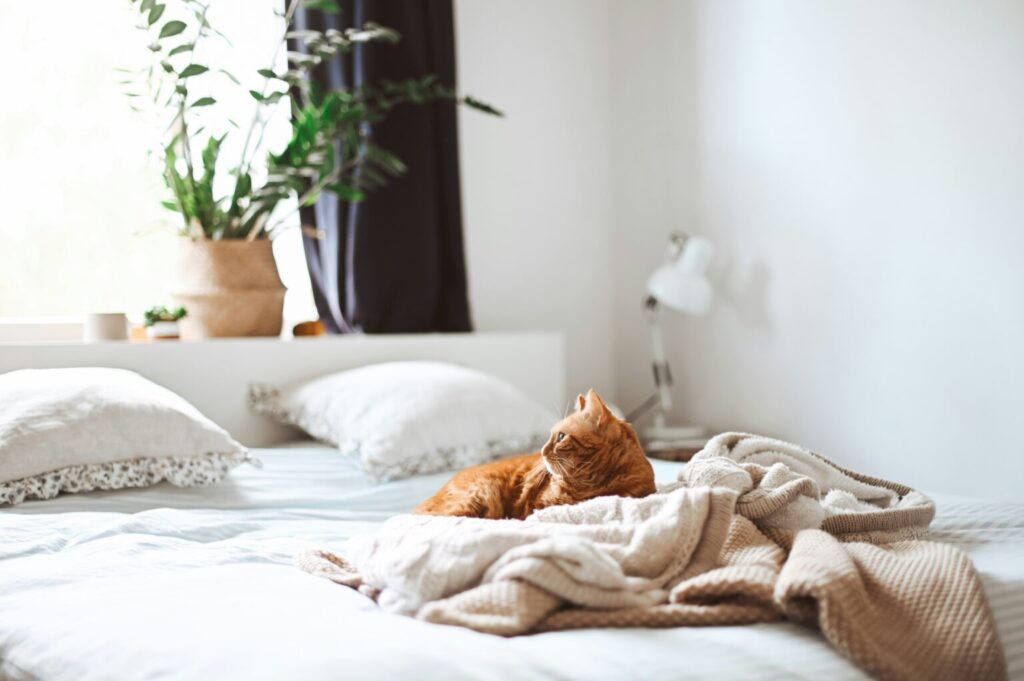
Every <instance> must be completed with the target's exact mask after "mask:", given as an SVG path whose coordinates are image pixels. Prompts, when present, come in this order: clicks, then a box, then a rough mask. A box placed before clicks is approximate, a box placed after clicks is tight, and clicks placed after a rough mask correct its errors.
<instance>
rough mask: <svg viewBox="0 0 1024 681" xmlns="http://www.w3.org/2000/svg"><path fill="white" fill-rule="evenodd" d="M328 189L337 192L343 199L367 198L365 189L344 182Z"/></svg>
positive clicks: (357, 199) (358, 199) (359, 199)
mask: <svg viewBox="0 0 1024 681" xmlns="http://www.w3.org/2000/svg"><path fill="white" fill-rule="evenodd" d="M328 189H330V190H331V191H332V192H334V193H335V194H337V195H338V198H339V199H341V200H342V201H362V200H363V199H365V198H366V193H365V192H364V191H362V190H360V189H357V188H356V187H353V186H352V185H348V184H344V183H342V182H339V183H337V184H332V185H331V186H330V187H328ZM311 198H312V197H311ZM314 203H315V201H314Z"/></svg>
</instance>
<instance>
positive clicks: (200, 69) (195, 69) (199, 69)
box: [178, 64, 210, 78]
mask: <svg viewBox="0 0 1024 681" xmlns="http://www.w3.org/2000/svg"><path fill="white" fill-rule="evenodd" d="M209 70H210V69H209V67H206V66H202V65H200V64H189V65H188V66H186V67H185V69H184V70H183V71H181V73H179V74H178V75H179V76H180V77H182V78H191V77H192V76H198V75H200V74H203V73H206V72H207V71H209Z"/></svg>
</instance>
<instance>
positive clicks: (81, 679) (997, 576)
mask: <svg viewBox="0 0 1024 681" xmlns="http://www.w3.org/2000/svg"><path fill="white" fill-rule="evenodd" d="M258 455H259V457H260V458H261V459H262V460H263V462H264V468H263V469H262V470H257V469H253V468H249V467H242V468H239V469H237V470H236V471H235V472H233V473H232V475H231V476H230V477H229V479H228V480H227V481H225V482H224V483H222V484H220V485H217V486H215V487H210V488H200V489H178V488H174V487H171V486H170V485H166V484H164V485H159V486H156V487H153V488H148V489H142V490H132V491H119V492H94V493H90V494H83V495H68V496H64V497H61V498H58V499H54V500H51V501H46V502H30V503H26V504H23V505H21V506H18V507H15V508H13V509H8V510H4V511H0V679H18V680H19V681H20V680H26V679H32V680H39V681H64V680H69V681H71V680H73V681H92V680H96V681H99V680H107V679H110V680H117V681H128V680H131V679H246V680H255V679H275V680H277V679H292V678H295V679H299V678H301V679H305V680H310V681H316V680H319V679H337V678H344V679H346V680H358V679H401V678H410V679H435V678H436V679H538V678H557V679H586V680H588V681H590V680H601V679H615V680H625V679H659V681H661V680H664V681H668V680H670V679H702V678H715V679H722V678H727V679H728V678H743V679H754V680H757V679H819V678H829V679H835V680H843V679H865V678H868V677H867V676H866V675H864V674H863V673H862V672H860V671H859V670H858V669H857V668H855V667H854V666H853V665H852V664H850V663H849V662H847V661H845V660H844V659H842V658H840V657H839V656H838V655H836V654H835V653H834V652H832V650H831V649H830V648H829V646H828V645H827V644H825V643H824V642H823V641H822V640H821V639H820V638H819V636H818V635H817V634H816V633H815V632H814V631H813V630H811V629H809V628H806V627H802V626H797V625H793V624H785V623H780V624H770V625H756V626H745V627H715V628H680V629H670V630H638V629H625V630H586V631H568V632H557V633H550V634H541V635H536V636H525V637H519V638H512V639H504V638H500V637H496V636H489V635H485V634H479V633H476V632H472V631H469V630H465V629H460V628H455V627H445V626H438V625H431V624H426V623H423V622H419V621H416V620H412V619H408V618H402V617H397V616H391V615H386V614H382V613H380V612H379V611H377V609H376V607H375V606H374V605H373V603H372V602H370V601H369V600H367V599H366V598H364V597H362V596H360V595H358V594H357V593H355V592H353V591H351V590H349V589H345V588H343V587H339V586H337V585H334V584H331V583H329V582H327V581H326V580H321V579H318V578H314V577H311V576H309V575H307V574H305V573H302V572H300V571H299V570H297V569H295V568H294V567H292V559H293V556H294V555H295V553H296V552H298V551H300V550H303V549H306V548H309V547H338V546H339V545H340V544H341V543H342V542H343V541H344V540H345V538H346V537H348V536H350V535H352V534H354V533H357V532H363V531H367V530H372V529H373V528H374V527H375V526H376V525H377V524H378V523H380V522H382V521H383V520H384V519H386V518H388V517H389V516H391V515H393V514H395V513H400V512H406V511H409V510H411V509H412V507H413V506H414V505H415V504H416V503H417V502H418V501H420V500H422V499H424V498H426V497H427V496H429V495H430V494H432V493H433V492H434V491H436V489H437V488H438V487H439V486H440V485H441V483H442V482H443V481H444V480H445V479H446V477H447V475H434V476H424V477H419V478H413V479H409V480H403V481H398V482H393V483H388V484H383V485H372V484H370V483H369V482H368V481H367V480H366V479H365V477H364V476H363V475H362V474H361V473H360V472H359V470H358V468H357V467H356V466H355V465H354V464H353V463H351V462H350V461H348V460H346V459H344V458H343V457H342V456H341V455H340V454H338V453H337V452H336V451H335V450H333V449H330V448H326V447H323V446H319V445H310V444H303V445H298V446H291V447H285V448H280V449H275V450H259V451H258ZM677 470H678V465H677V464H669V463H664V462H656V471H657V474H658V478H659V480H661V481H666V480H671V479H674V477H675V474H676V471H677ZM938 502H939V509H940V513H939V518H938V520H937V521H936V525H935V531H936V535H937V536H938V537H939V538H941V539H945V540H949V541H954V542H957V543H958V544H960V545H961V546H963V547H964V548H965V550H967V551H968V552H969V553H970V555H971V557H972V558H973V559H974V561H975V563H976V565H977V566H978V569H979V571H980V572H981V574H982V577H983V580H984V582H985V587H986V590H987V592H988V593H989V595H990V599H991V600H992V602H993V606H994V609H995V612H996V619H997V625H998V627H999V629H1000V632H1001V635H1002V637H1003V640H1004V645H1005V646H1006V647H1007V652H1008V658H1009V664H1010V670H1011V678H1014V679H1024V504H1014V503H986V502H977V501H972V500H966V499H954V498H947V497H939V498H938Z"/></svg>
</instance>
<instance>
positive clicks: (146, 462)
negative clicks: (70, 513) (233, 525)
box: [0, 368, 249, 504]
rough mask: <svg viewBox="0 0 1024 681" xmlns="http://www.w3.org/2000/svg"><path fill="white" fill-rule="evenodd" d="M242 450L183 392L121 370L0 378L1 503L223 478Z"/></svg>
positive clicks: (32, 372) (32, 371)
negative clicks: (70, 493)
mask: <svg viewBox="0 0 1024 681" xmlns="http://www.w3.org/2000/svg"><path fill="white" fill-rule="evenodd" d="M247 460H249V454H248V452H247V450H246V449H245V447H243V446H242V445H240V444H239V443H238V442H235V440H234V439H232V437H231V436H230V435H229V434H228V433H227V431H225V430H224V429H223V428H221V427H219V426H218V425H217V424H215V423H214V422H213V421H211V420H209V419H208V418H206V417H205V416H203V415H202V414H201V413H199V411H198V410H197V409H196V408H195V407H193V406H192V405H191V404H189V403H188V402H187V401H186V400H185V399H183V398H182V397H180V396H179V395H176V394H175V393H173V392H171V391H170V390H167V389H166V388H163V387H161V386H159V385H157V384H155V383H153V382H151V381H148V380H146V379H145V378H143V377H142V376H140V375H139V374H137V373H135V372H132V371H126V370H124V369H108V368H72V369H23V370H19V371H12V372H9V373H6V374H2V375H0V504H17V503H20V502H22V501H24V500H25V499H50V498H52V497H55V496H57V495H58V494H61V493H65V492H86V491H89V490H94V489H120V488H123V487H144V486H147V485H153V484H156V483H157V482H160V481H161V480H166V481H168V482H170V483H172V484H174V485H179V486H183V487H189V486H195V485H206V484H210V483H214V482H218V481H219V480H221V479H222V478H223V477H224V476H225V475H227V474H228V472H229V471H230V470H231V469H232V468H233V467H235V466H237V465H238V464H240V463H242V462H243V461H247Z"/></svg>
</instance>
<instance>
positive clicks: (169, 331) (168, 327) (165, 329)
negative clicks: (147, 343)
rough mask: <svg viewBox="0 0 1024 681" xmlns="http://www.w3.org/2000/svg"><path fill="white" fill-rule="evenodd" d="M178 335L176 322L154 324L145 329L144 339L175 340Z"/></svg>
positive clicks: (179, 333) (178, 329) (178, 330)
mask: <svg viewBox="0 0 1024 681" xmlns="http://www.w3.org/2000/svg"><path fill="white" fill-rule="evenodd" d="M180 335H181V331H180V328H179V327H178V322H156V323H155V324H153V325H152V326H147V327H146V337H147V338H149V340H154V341H159V340H177V339H178V338H179V336H180Z"/></svg>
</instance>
